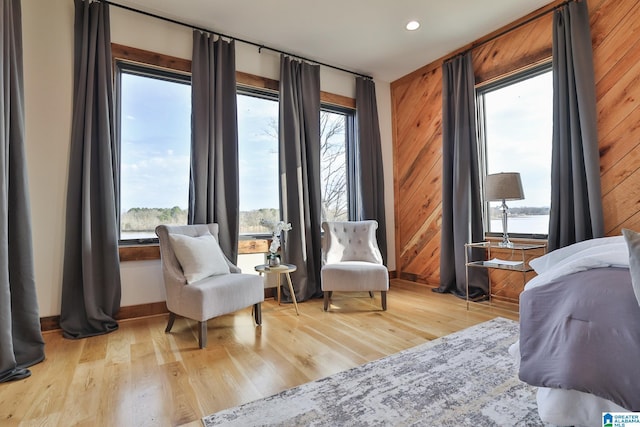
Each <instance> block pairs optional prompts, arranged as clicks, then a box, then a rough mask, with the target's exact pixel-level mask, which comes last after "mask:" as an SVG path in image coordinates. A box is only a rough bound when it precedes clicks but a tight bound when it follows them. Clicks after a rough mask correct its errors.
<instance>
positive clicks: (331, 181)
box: [320, 107, 353, 221]
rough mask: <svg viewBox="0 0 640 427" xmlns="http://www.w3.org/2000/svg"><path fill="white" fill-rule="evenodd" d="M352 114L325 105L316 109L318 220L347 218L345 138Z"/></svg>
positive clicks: (351, 120)
mask: <svg viewBox="0 0 640 427" xmlns="http://www.w3.org/2000/svg"><path fill="white" fill-rule="evenodd" d="M352 123H353V114H351V113H350V112H349V111H346V110H339V109H335V108H334V109H330V108H329V107H325V108H324V109H323V110H322V111H321V112H320V162H321V164H320V168H321V185H322V221H347V220H349V185H348V182H347V177H348V175H347V144H348V141H347V138H348V135H351V128H352Z"/></svg>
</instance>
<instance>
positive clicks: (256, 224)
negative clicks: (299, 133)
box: [237, 94, 280, 234]
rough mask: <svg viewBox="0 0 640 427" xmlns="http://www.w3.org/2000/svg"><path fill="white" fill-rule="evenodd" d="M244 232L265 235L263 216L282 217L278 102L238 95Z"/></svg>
mask: <svg viewBox="0 0 640 427" xmlns="http://www.w3.org/2000/svg"><path fill="white" fill-rule="evenodd" d="M237 100H238V163H239V170H240V181H239V183H240V234H261V233H262V234H264V233H269V230H268V229H267V228H265V227H263V226H261V225H260V220H261V219H263V218H264V219H266V220H273V221H278V220H280V204H279V200H280V190H279V186H278V174H279V172H278V101H277V99H270V98H265V97H260V96H256V95H248V94H238V98H237Z"/></svg>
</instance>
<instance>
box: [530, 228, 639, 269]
mask: <svg viewBox="0 0 640 427" xmlns="http://www.w3.org/2000/svg"><path fill="white" fill-rule="evenodd" d="M620 250H622V253H624V252H625V251H626V250H627V247H626V244H625V242H624V237H622V236H615V237H600V238H598V239H590V240H584V241H582V242H578V243H574V244H573V245H569V246H565V247H563V248H559V249H556V250H555V251H552V252H549V253H548V254H546V255H543V256H541V257H539V258H535V259H532V260H531V261H530V262H529V265H530V266H531V268H533V269H534V270H535V272H536V273H538V274H542V273H545V272H547V271H549V270H551V269H552V268H554V267H555V266H557V265H558V264H560V263H565V262H569V261H571V260H572V259H573V258H579V257H585V256H593V255H598V254H600V253H603V254H605V253H608V252H611V251H616V252H620ZM619 265H620V266H625V267H626V266H627V260H626V259H624V260H621V263H620V264H619Z"/></svg>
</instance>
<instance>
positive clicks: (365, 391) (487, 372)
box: [202, 318, 544, 427]
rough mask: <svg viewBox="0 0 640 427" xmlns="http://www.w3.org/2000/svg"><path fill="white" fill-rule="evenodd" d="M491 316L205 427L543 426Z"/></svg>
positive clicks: (505, 329)
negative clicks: (486, 319)
mask: <svg viewBox="0 0 640 427" xmlns="http://www.w3.org/2000/svg"><path fill="white" fill-rule="evenodd" d="M517 339H518V324H517V323H516V322H514V321H511V320H507V319H503V318H496V319H493V320H490V321H488V322H485V323H481V324H479V325H476V326H473V327H471V328H468V329H465V330H462V331H460V332H457V333H455V334H451V335H447V336H445V337H442V338H439V339H436V340H433V341H430V342H428V343H425V344H422V345H419V346H417V347H414V348H410V349H408V350H405V351H402V352H400V353H397V354H394V355H391V356H389V357H385V358H383V359H379V360H376V361H373V362H370V363H367V364H365V365H362V366H358V367H356V368H353V369H349V370H347V371H344V372H340V373H337V374H335V375H332V376H329V377H327V378H323V379H320V380H318V381H313V382H310V383H307V384H303V385H301V386H298V387H295V388H292V389H289V390H285V391H283V392H281V393H279V394H276V395H273V396H270V397H267V398H264V399H260V400H256V401H254V402H250V403H246V404H244V405H240V406H237V407H235V408H230V409H226V410H223V411H220V412H217V413H215V414H213V415H209V416H207V417H205V418H203V420H202V421H203V423H204V425H205V426H207V427H209V426H220V425H225V426H243V427H244V426H266V425H268V426H332V427H333V426H389V425H393V426H417V425H433V426H473V427H478V426H528V427H529V426H542V425H544V423H542V421H540V418H539V417H538V410H537V405H536V399H535V394H536V391H535V388H533V387H531V386H528V385H526V384H524V383H522V382H520V381H519V380H518V378H517V374H516V367H515V363H514V361H513V359H512V358H511V356H510V355H509V353H508V348H509V346H510V345H511V344H512V343H514V342H515V341H516V340H517Z"/></svg>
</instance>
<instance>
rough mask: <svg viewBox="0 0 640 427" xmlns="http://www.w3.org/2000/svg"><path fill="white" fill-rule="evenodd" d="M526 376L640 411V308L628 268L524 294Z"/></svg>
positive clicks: (565, 280)
mask: <svg viewBox="0 0 640 427" xmlns="http://www.w3.org/2000/svg"><path fill="white" fill-rule="evenodd" d="M520 354H521V360H520V372H519V376H520V379H521V380H522V381H524V382H526V383H528V384H531V385H534V386H542V387H549V388H561V389H567V390H578V391H582V392H587V393H592V394H594V395H596V396H599V397H603V398H605V399H608V400H610V401H612V402H615V403H617V404H618V405H620V406H622V407H624V408H627V409H629V410H630V411H640V307H639V306H638V302H637V300H636V298H635V296H634V293H633V289H632V287H631V277H630V274H629V270H628V269H626V268H611V267H610V268H597V269H592V270H587V271H582V272H579V273H574V274H570V275H568V276H565V277H562V278H560V279H557V280H555V281H553V282H552V283H549V284H548V285H545V286H540V287H537V288H533V289H529V290H527V291H525V292H523V293H522V294H521V296H520Z"/></svg>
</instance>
